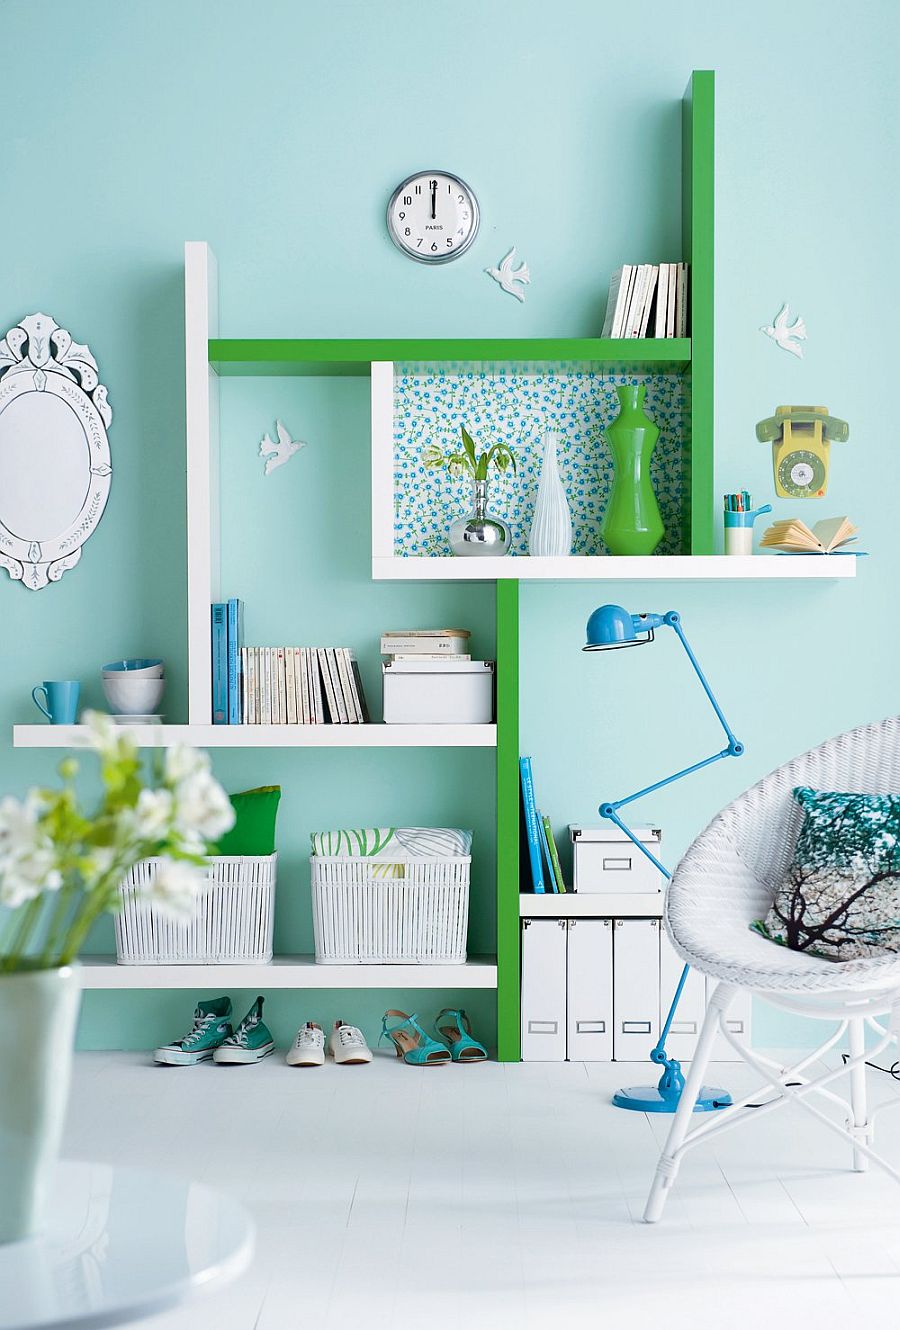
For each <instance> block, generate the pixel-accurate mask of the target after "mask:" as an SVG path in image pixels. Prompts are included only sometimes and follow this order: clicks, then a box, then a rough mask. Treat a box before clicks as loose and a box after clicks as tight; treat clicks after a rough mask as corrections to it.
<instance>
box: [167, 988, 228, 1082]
mask: <svg viewBox="0 0 900 1330" xmlns="http://www.w3.org/2000/svg"><path fill="white" fill-rule="evenodd" d="M231 1033H232V1031H231V998H229V997H219V998H211V999H210V1000H209V1002H198V1003H197V1006H196V1007H195V1008H194V1024H193V1025H192V1027H191V1029H190V1032H189V1033H188V1034H186V1035H185V1036H184V1038H183V1039H175V1040H174V1041H173V1042H172V1043H171V1044H163V1046H162V1047H161V1048H158V1049H157V1050H156V1052H155V1053H154V1054H153V1061H154V1062H164V1063H166V1064H167V1065H168V1066H171V1067H191V1066H193V1064H194V1063H195V1062H208V1061H209V1060H210V1058H211V1057H212V1056H213V1053H214V1052H215V1050H216V1049H217V1048H218V1047H219V1045H220V1044H222V1043H223V1042H224V1041H225V1040H226V1039H227V1038H229V1036H230V1035H231Z"/></svg>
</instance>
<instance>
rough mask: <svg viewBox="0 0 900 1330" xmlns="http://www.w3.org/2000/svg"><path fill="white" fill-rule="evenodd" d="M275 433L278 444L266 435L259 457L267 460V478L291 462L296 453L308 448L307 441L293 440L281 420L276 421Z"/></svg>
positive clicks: (260, 447)
mask: <svg viewBox="0 0 900 1330" xmlns="http://www.w3.org/2000/svg"><path fill="white" fill-rule="evenodd" d="M275 433H276V434H277V435H278V442H277V443H276V442H275V440H274V439H271V438H270V437H269V435H268V433H266V434H264V435H263V437H262V442H261V443H260V445H259V455H260V457H264V458H265V459H266V470H265V474H266V475H267V476H270V475H271V474H272V472H273V471H275V470H276V469H277V468H278V467H279V466H284V464H285V462H289V461H290V460H291V458H292V457H293V456H294V453H296V452H299V451H300V449H301V448H305V447H306V440H305V439H292V438H291V436H290V434H289V433H288V431H287V430H286V429H285V428H284V425H282V423H281V421H280V420H276V421H275Z"/></svg>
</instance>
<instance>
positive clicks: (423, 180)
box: [387, 171, 478, 263]
mask: <svg viewBox="0 0 900 1330" xmlns="http://www.w3.org/2000/svg"><path fill="white" fill-rule="evenodd" d="M387 223H388V231H389V232H390V236H391V239H392V240H393V242H394V244H395V245H396V246H397V248H398V249H401V250H402V251H403V253H404V254H408V255H409V257H410V258H411V259H419V260H420V261H421V262H422V263H447V262H448V261H449V260H450V259H458V258H459V256H460V254H463V253H464V252H465V251H466V250H467V249H468V248H469V246H470V245H471V243H472V241H473V240H474V239H475V233H476V231H477V230H478V200H477V199H476V198H475V195H474V194H473V193H472V191H471V189H470V188H469V186H468V185H467V184H466V183H465V181H463V180H460V178H459V176H455V175H449V174H448V173H447V172H446V171H428V172H424V171H423V172H420V173H418V174H416V175H411V176H410V177H409V178H408V179H407V180H404V181H403V183H402V184H400V185H398V186H397V188H396V189H395V190H394V192H393V194H392V195H391V201H390V203H389V204H388V210H387Z"/></svg>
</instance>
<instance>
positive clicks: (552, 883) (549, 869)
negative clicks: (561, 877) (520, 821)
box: [537, 813, 559, 891]
mask: <svg viewBox="0 0 900 1330" xmlns="http://www.w3.org/2000/svg"><path fill="white" fill-rule="evenodd" d="M537 824H538V831H539V833H540V837H541V849H542V850H543V851H544V863H545V864H546V865H547V881H548V882H549V883H550V890H551V891H559V887H558V886H557V885H556V874H555V873H554V871H553V860H552V859H551V858H550V846H549V845H548V843H547V829H546V827H545V826H544V819H543V818H542V817H541V815H540V813H538V815H537Z"/></svg>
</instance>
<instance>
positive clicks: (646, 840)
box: [569, 823, 665, 896]
mask: <svg viewBox="0 0 900 1330" xmlns="http://www.w3.org/2000/svg"><path fill="white" fill-rule="evenodd" d="M634 834H635V835H636V836H637V838H638V840H639V841H640V842H641V843H642V844H643V845H646V846H647V849H648V850H649V851H650V853H651V854H653V855H656V857H657V858H658V857H659V843H660V840H661V839H662V833H661V832H660V831H659V830H658V829H657V828H655V827H635V828H634ZM569 835H570V836H571V838H572V858H573V861H574V866H575V867H574V890H575V891H580V892H584V893H587V894H592V895H604V894H610V895H613V894H614V895H628V896H650V895H652V896H658V895H659V894H660V892H661V891H662V889H663V885H664V883H665V878H664V877H663V875H662V873H661V872H660V871H659V869H658V868H656V867H654V865H653V864H652V863H651V862H650V860H649V859H648V858H647V856H646V855H645V854H643V853H642V852H641V851H640V850H639V849H638V848H637V846H636V845H635V844H634V843H633V842H632V841H630V840H629V839H628V837H627V836H626V835H625V833H624V831H620V830H619V828H618V827H616V826H614V825H612V823H610V824H609V825H607V826H605V827H582V826H570V827H569Z"/></svg>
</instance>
